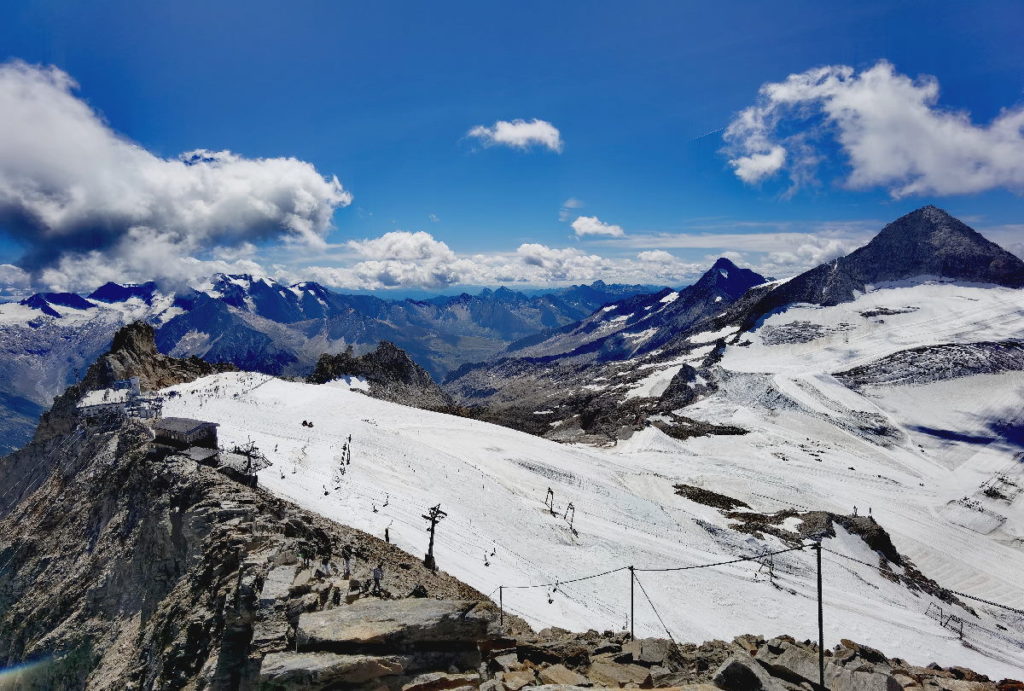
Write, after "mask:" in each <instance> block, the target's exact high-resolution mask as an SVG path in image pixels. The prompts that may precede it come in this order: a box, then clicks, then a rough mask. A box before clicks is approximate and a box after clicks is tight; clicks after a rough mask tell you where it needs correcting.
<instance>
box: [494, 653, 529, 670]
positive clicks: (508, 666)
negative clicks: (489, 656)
mask: <svg viewBox="0 0 1024 691" xmlns="http://www.w3.org/2000/svg"><path fill="white" fill-rule="evenodd" d="M491 662H492V663H493V666H494V667H496V668H497V669H500V670H501V671H502V672H511V671H513V670H516V669H522V667H523V664H522V663H521V662H519V656H518V655H516V654H515V653H505V654H504V655H498V656H497V657H495V658H494V659H493V660H491Z"/></svg>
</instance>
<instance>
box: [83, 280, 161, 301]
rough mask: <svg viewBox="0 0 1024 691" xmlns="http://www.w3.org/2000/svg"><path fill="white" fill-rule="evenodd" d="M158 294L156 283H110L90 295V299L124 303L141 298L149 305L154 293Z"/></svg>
mask: <svg viewBox="0 0 1024 691" xmlns="http://www.w3.org/2000/svg"><path fill="white" fill-rule="evenodd" d="M155 292H156V283H155V282H153V281H147V282H145V283H138V284H135V283H125V284H121V283H114V282H113V281H108V282H107V283H104V284H103V285H101V286H100V287H99V288H97V289H96V290H94V291H92V292H91V293H89V299H91V300H99V301H100V302H124V301H126V300H130V299H131V298H136V297H137V298H141V299H142V300H143V301H144V302H146V303H147V304H149V303H151V302H152V300H153V293H155Z"/></svg>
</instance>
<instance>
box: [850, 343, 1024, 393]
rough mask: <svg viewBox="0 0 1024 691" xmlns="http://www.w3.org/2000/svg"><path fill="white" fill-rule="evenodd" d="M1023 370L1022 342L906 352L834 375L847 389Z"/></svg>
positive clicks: (954, 346)
mask: <svg viewBox="0 0 1024 691" xmlns="http://www.w3.org/2000/svg"><path fill="white" fill-rule="evenodd" d="M1021 370H1024V342H1022V341H979V342H977V343H946V344H941V345H932V346H921V347H919V348H910V349H908V350H901V351H899V352H896V353H893V354H892V355H887V356H885V357H883V358H881V359H879V360H875V361H874V362H870V363H868V364H866V365H859V366H857V367H853V368H851V369H848V370H846V371H844V372H839V373H838V374H836V375H835V376H836V379H838V380H839V381H841V382H843V383H844V384H846V385H847V386H849V387H850V388H854V389H858V388H861V387H866V386H873V385H880V384H884V385H901V384H925V383H928V382H935V381H943V380H945V379H953V378H955V377H966V376H970V375H974V374H998V373H1000V372H1019V371H1021Z"/></svg>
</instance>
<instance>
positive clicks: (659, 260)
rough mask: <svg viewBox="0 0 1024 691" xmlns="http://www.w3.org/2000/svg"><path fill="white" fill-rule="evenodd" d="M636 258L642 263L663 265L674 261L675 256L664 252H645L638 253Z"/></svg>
mask: <svg viewBox="0 0 1024 691" xmlns="http://www.w3.org/2000/svg"><path fill="white" fill-rule="evenodd" d="M636 258H637V259H639V260H640V261H642V262H653V263H655V264H664V263H666V262H674V261H676V258H675V256H674V255H672V254H670V253H669V252H666V251H665V250H647V251H645V252H638V253H637V255H636Z"/></svg>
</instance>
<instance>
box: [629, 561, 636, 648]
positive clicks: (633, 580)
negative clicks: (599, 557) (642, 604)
mask: <svg viewBox="0 0 1024 691" xmlns="http://www.w3.org/2000/svg"><path fill="white" fill-rule="evenodd" d="M635 583H636V574H635V573H633V567H632V566H630V567H629V639H630V640H636V633H634V631H633V589H634V584H635Z"/></svg>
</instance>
